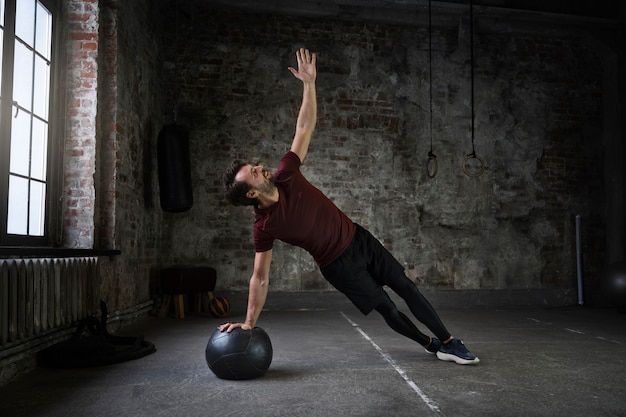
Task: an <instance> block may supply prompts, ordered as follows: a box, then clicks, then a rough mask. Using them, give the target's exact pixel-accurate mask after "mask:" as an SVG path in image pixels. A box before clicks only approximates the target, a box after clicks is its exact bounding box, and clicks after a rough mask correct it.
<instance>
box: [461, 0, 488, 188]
mask: <svg viewBox="0 0 626 417" xmlns="http://www.w3.org/2000/svg"><path fill="white" fill-rule="evenodd" d="M469 8H470V89H471V92H470V96H471V100H470V101H471V107H472V121H471V127H472V152H471V153H469V154H467V156H466V157H465V159H463V165H462V167H463V172H464V173H465V174H466V175H467V176H469V177H479V176H481V175H482V174H483V172H485V162H484V161H483V159H482V158H481V157H480V156H478V155H476V148H475V146H474V117H475V113H474V6H473V4H472V0H470V2H469ZM474 160H475V161H474ZM475 162H478V165H476V164H475Z"/></svg>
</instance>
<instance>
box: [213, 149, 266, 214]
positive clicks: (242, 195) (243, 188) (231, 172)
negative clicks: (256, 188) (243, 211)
mask: <svg viewBox="0 0 626 417" xmlns="http://www.w3.org/2000/svg"><path fill="white" fill-rule="evenodd" d="M245 165H248V163H247V162H244V161H242V160H240V159H237V160H235V161H233V162H232V163H231V164H230V167H228V168H227V169H226V171H224V175H222V181H223V182H224V192H225V193H226V199H227V200H228V201H229V202H230V204H232V205H233V206H256V205H258V204H259V201H258V200H257V199H256V198H249V197H247V196H246V194H247V193H248V191H250V185H248V184H247V183H245V182H236V181H235V177H236V176H237V173H239V170H241V167H243V166H245Z"/></svg>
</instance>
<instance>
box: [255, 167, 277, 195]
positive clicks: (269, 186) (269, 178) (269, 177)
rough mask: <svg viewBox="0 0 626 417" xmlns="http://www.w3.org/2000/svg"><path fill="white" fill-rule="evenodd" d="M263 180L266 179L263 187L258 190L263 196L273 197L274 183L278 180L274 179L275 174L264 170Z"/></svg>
mask: <svg viewBox="0 0 626 417" xmlns="http://www.w3.org/2000/svg"><path fill="white" fill-rule="evenodd" d="M263 178H265V181H264V182H263V185H261V186H260V187H258V190H259V192H261V193H262V194H267V195H271V194H272V193H273V192H274V182H275V180H276V179H275V178H274V174H272V172H271V171H268V170H266V169H265V168H263Z"/></svg>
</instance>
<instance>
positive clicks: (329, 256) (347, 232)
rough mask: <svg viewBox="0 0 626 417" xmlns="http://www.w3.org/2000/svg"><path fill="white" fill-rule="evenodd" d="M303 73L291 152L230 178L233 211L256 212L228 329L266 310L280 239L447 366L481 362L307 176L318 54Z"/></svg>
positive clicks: (303, 57) (236, 167) (301, 65)
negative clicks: (244, 283)
mask: <svg viewBox="0 0 626 417" xmlns="http://www.w3.org/2000/svg"><path fill="white" fill-rule="evenodd" d="M296 58H297V62H298V69H297V70H296V69H294V68H293V67H289V71H291V73H293V75H294V76H295V77H296V78H297V79H299V80H300V81H302V83H303V93H302V104H301V106H300V111H299V113H298V119H297V122H296V132H295V135H294V138H293V142H292V144H291V149H290V150H289V151H288V152H287V154H285V156H284V157H283V158H282V159H281V161H280V163H279V165H278V169H277V170H276V172H275V173H271V172H270V171H268V170H267V169H266V168H265V167H263V166H262V165H257V164H247V163H245V162H243V161H234V162H233V163H232V165H231V166H230V168H228V169H227V170H226V172H225V173H224V176H223V180H224V186H225V189H226V196H227V198H228V200H229V201H230V202H231V203H232V204H233V205H236V206H238V205H252V206H254V214H255V220H254V247H255V252H256V254H255V257H254V271H253V273H252V277H251V278H250V292H249V296H248V311H247V313H246V319H245V322H244V323H227V324H224V325H222V326H221V327H220V330H221V331H229V332H230V331H232V330H233V329H234V328H242V329H244V330H248V329H252V328H253V327H254V326H255V323H256V322H257V320H258V318H259V315H260V314H261V310H262V309H263V305H264V304H265V301H266V297H267V292H268V283H269V272H270V263H271V260H272V247H273V242H274V240H275V239H279V240H282V241H284V242H286V243H289V244H292V245H296V246H300V247H302V248H304V249H306V250H307V251H308V252H309V253H310V254H311V255H312V256H313V258H314V260H315V262H316V263H317V264H318V265H319V267H320V270H321V272H322V275H323V276H324V277H325V278H326V279H327V280H328V281H329V282H330V283H331V284H332V285H333V286H334V287H335V288H337V289H338V290H339V291H341V292H342V293H343V294H345V295H346V296H347V297H348V298H349V299H350V300H351V301H352V302H353V303H354V305H356V306H357V308H358V309H359V310H360V311H361V312H362V313H363V314H368V313H370V312H371V311H372V310H376V311H378V312H379V313H380V314H381V315H382V316H383V318H384V319H385V321H386V322H387V324H388V325H389V326H390V327H391V328H392V329H393V330H395V331H397V332H398V333H400V334H402V335H404V336H406V337H408V338H410V339H412V340H414V341H416V342H417V343H419V344H420V345H422V346H424V348H425V349H426V351H427V352H429V353H433V354H435V353H436V354H437V357H438V358H439V359H441V360H445V361H453V362H456V363H459V364H464V365H466V364H475V363H478V362H479V360H478V358H477V357H476V356H475V355H474V354H473V353H471V352H470V351H469V350H467V348H466V347H465V346H464V345H463V343H462V342H461V341H460V340H459V339H456V338H453V337H452V335H451V334H450V333H449V332H448V330H446V328H445V326H444V325H443V323H442V322H441V320H440V319H439V316H438V315H437V313H436V312H435V310H434V309H433V307H432V306H431V305H430V303H429V302H428V301H427V300H426V299H425V298H424V296H423V295H422V294H421V293H420V292H419V290H418V289H417V287H416V286H415V284H414V283H413V282H412V281H411V280H410V279H409V278H407V276H406V275H405V273H404V268H403V267H402V265H400V263H399V262H398V261H397V260H396V259H395V258H394V257H393V256H392V255H391V254H390V253H389V252H388V251H387V250H386V249H385V248H384V247H383V246H382V245H381V244H380V242H379V241H378V240H376V239H375V238H374V237H373V236H372V235H371V234H370V233H369V232H368V231H367V230H365V229H363V228H362V227H361V226H359V225H357V224H355V223H353V222H352V221H351V220H350V219H349V218H348V217H347V216H346V215H345V214H344V213H343V212H342V211H341V210H339V209H338V208H337V207H336V206H335V205H334V204H333V203H332V202H331V201H330V200H329V199H328V198H327V197H326V196H325V195H324V194H322V192H321V191H320V190H318V189H317V188H315V187H314V186H313V185H311V183H309V182H308V181H307V180H306V179H305V178H304V176H303V175H302V174H301V172H300V165H301V164H302V162H303V161H304V159H305V157H306V155H307V152H308V149H309V143H310V141H311V135H312V134H313V130H314V129H315V123H316V120H317V98H316V92H315V79H316V77H317V69H316V55H315V54H311V53H310V52H309V50H306V49H303V48H302V49H300V50H299V51H297V52H296ZM384 285H386V286H388V287H389V288H391V289H392V290H393V291H395V292H396V293H397V294H398V295H400V297H402V299H403V300H404V301H405V302H406V303H407V305H408V307H409V309H410V310H411V312H412V314H413V315H414V316H415V318H417V320H419V321H420V322H422V323H423V324H424V325H426V327H428V329H430V330H431V331H432V332H433V333H434V335H435V336H436V337H434V338H431V337H429V336H426V335H425V334H423V333H422V332H421V331H419V330H418V329H417V327H416V326H415V325H414V324H413V322H412V321H411V320H410V319H409V318H408V317H407V316H406V315H405V314H403V313H402V312H400V311H399V310H398V309H397V308H396V306H395V304H394V303H393V302H392V301H391V299H390V298H389V296H388V294H387V293H386V292H385V290H384V289H383V286H384Z"/></svg>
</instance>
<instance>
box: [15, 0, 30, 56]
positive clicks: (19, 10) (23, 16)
mask: <svg viewBox="0 0 626 417" xmlns="http://www.w3.org/2000/svg"><path fill="white" fill-rule="evenodd" d="M15 34H16V35H17V36H19V37H20V38H21V39H22V40H23V41H24V42H26V43H27V44H28V45H30V46H34V42H33V41H34V36H35V0H19V1H18V2H17V4H16V6H15Z"/></svg>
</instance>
